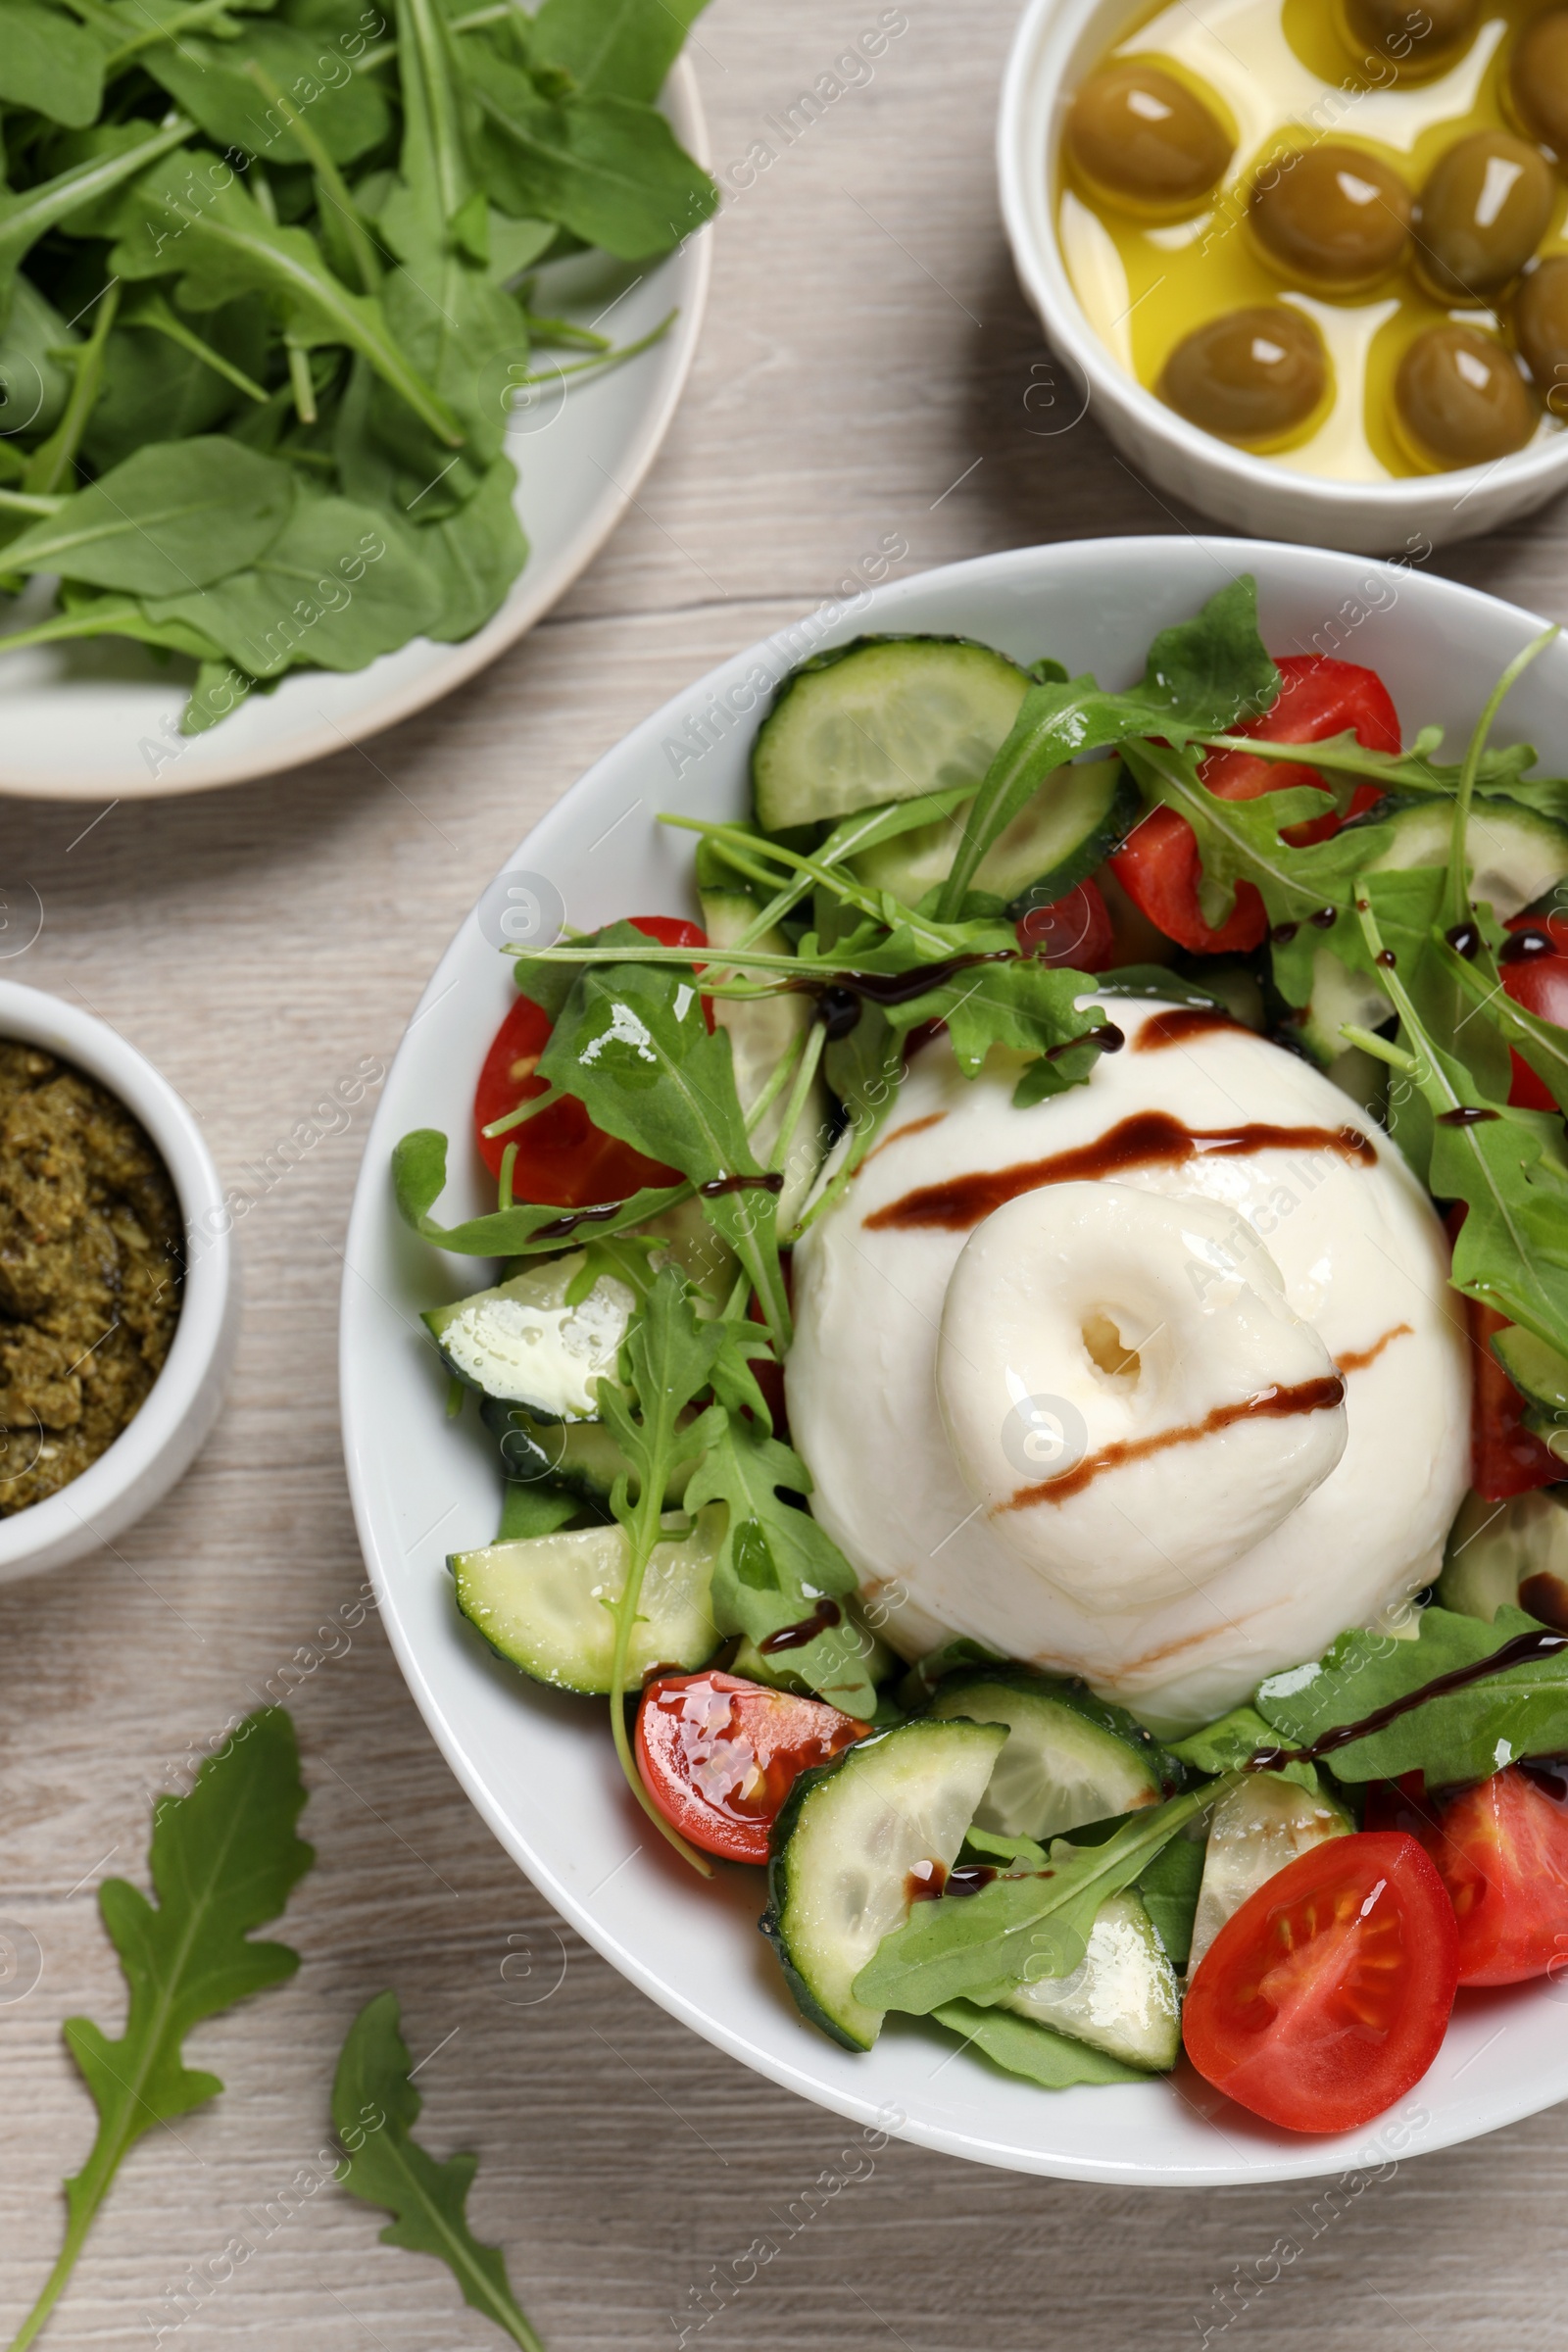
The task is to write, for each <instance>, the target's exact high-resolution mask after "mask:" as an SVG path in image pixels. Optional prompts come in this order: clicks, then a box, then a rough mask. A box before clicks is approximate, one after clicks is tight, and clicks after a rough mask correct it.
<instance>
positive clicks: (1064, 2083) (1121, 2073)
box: [931, 2001, 1145, 2090]
mask: <svg viewBox="0 0 1568 2352" xmlns="http://www.w3.org/2000/svg"><path fill="white" fill-rule="evenodd" d="M931 2014H932V2016H933V2017H934V2018H935V2019H936V2021H937V2023H938V2025H939V2026H946V2027H947V2028H948V2029H949V2031H950V2032H951V2033H954V2034H961V2035H962V2037H963V2041H964V2044H965V2046H966V2047H967V2048H969V2049H975V2050H978V2051H980V2053H981V2055H982V2056H983V2057H986V2058H989V2059H990V2060H991V2062H992V2064H993V2065H995V2066H1000V2067H1001V2068H1002V2069H1003V2071H1004V2072H1005V2074H1009V2075H1022V2076H1023V2077H1024V2079H1025V2081H1026V2082H1035V2083H1038V2084H1039V2086H1040V2088H1041V2089H1042V2090H1067V2089H1069V2088H1070V2087H1071V2086H1072V2084H1073V2083H1074V2082H1142V2081H1143V2080H1144V2073H1145V2070H1144V2069H1143V2068H1142V2067H1141V2066H1123V2065H1122V2063H1121V2061H1120V2059H1119V2058H1109V2057H1107V2056H1106V2054H1105V2052H1104V2051H1103V2050H1094V2049H1091V2048H1090V2046H1089V2044H1088V2042H1086V2041H1072V2040H1069V2039H1068V2037H1067V2036H1066V2034H1054V2033H1053V2032H1052V2030H1051V2028H1050V2027H1049V2026H1043V2025H1041V2024H1040V2023H1039V2022H1038V2020H1036V2019H1034V2018H1027V2019H1026V2018H1022V2017H1013V2016H1010V2015H1009V2014H1008V2012H1007V2011H1006V2010H1005V2009H982V2008H981V2007H979V2005H978V2004H977V2003H976V2002H974V2001H944V2002H943V2004H942V2006H941V2008H940V2009H933V2010H932V2012H931Z"/></svg>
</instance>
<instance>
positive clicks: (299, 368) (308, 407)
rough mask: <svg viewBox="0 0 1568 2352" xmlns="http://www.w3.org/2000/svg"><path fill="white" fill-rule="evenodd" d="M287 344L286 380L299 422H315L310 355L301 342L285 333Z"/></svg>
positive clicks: (313, 385) (314, 396)
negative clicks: (290, 389)
mask: <svg viewBox="0 0 1568 2352" xmlns="http://www.w3.org/2000/svg"><path fill="white" fill-rule="evenodd" d="M283 339H284V342H285V343H286V344H287V346H288V380H289V383H290V385H291V387H292V389H293V393H294V407H295V411H296V413H297V415H298V417H299V420H300V422H301V424H314V423H315V422H316V386H315V384H314V383H313V382H312V380H311V355H310V353H309V352H308V351H307V350H306V348H305V346H304V344H303V343H296V342H295V340H294V338H293V336H292V335H285V337H284V338H283Z"/></svg>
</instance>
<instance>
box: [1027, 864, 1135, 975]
mask: <svg viewBox="0 0 1568 2352" xmlns="http://www.w3.org/2000/svg"><path fill="white" fill-rule="evenodd" d="M1017 931H1018V945H1019V947H1020V948H1027V949H1028V950H1029V952H1030V954H1031V955H1033V956H1034V957H1035V958H1036V960H1037V961H1038V962H1040V963H1049V964H1051V965H1052V966H1053V967H1054V968H1065V969H1066V970H1069V971H1074V972H1103V971H1108V970H1109V968H1110V965H1111V964H1112V962H1113V961H1114V960H1115V954H1116V935H1115V932H1114V931H1113V930H1112V928H1111V921H1110V916H1109V913H1108V912H1107V911H1106V907H1105V902H1104V900H1103V898H1102V897H1101V895H1100V892H1099V891H1098V890H1097V888H1096V887H1095V885H1094V883H1093V882H1079V883H1076V884H1075V885H1074V887H1073V888H1072V889H1071V890H1069V891H1068V893H1067V895H1066V897H1065V898H1061V899H1053V901H1052V903H1051V905H1050V906H1049V907H1030V909H1029V911H1028V913H1027V914H1026V915H1024V916H1023V918H1022V919H1021V921H1020V922H1019V923H1018V925H1017Z"/></svg>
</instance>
